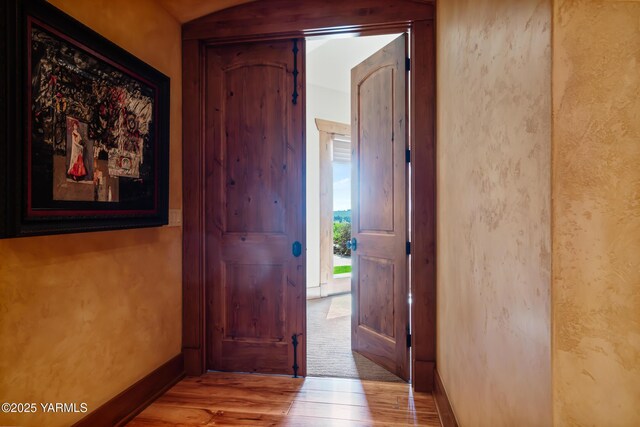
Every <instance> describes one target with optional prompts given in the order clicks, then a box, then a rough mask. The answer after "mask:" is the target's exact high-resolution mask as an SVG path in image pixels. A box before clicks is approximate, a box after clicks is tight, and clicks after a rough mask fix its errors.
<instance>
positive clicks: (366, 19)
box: [183, 0, 436, 390]
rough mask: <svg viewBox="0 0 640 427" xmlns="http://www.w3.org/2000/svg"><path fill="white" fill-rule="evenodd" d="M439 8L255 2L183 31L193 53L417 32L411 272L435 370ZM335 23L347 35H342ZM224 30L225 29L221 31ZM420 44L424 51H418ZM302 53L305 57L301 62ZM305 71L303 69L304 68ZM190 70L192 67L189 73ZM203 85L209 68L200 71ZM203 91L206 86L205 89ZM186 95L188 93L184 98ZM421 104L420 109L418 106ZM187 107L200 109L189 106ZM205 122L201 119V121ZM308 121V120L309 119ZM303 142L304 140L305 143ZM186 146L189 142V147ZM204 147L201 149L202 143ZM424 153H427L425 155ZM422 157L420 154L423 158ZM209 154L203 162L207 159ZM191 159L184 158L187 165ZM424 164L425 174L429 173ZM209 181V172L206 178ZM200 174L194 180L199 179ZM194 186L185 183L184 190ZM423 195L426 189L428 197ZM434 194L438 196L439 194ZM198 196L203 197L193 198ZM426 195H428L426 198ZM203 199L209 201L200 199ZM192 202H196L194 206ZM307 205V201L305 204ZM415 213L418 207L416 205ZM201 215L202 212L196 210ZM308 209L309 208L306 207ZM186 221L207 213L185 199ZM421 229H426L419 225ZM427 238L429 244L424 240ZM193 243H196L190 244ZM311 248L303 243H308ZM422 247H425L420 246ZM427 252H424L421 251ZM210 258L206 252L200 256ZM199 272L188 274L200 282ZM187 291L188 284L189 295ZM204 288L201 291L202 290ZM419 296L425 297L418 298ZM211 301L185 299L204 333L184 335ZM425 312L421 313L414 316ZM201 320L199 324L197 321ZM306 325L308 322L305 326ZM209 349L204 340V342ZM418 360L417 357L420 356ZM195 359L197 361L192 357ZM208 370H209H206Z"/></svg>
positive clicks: (379, 0)
mask: <svg viewBox="0 0 640 427" xmlns="http://www.w3.org/2000/svg"><path fill="white" fill-rule="evenodd" d="M433 18H434V8H433V2H430V1H418V0H416V1H413V0H402V1H396V2H387V1H383V0H374V1H366V2H365V1H361V0H358V1H356V2H348V3H345V2H340V1H335V0H332V1H320V0H312V1H305V2H304V3H302V2H298V1H293V0H288V1H285V0H278V1H269V2H256V4H253V5H247V6H239V7H237V8H233V9H228V10H226V11H221V12H218V13H215V14H212V15H208V16H206V17H204V18H201V19H198V20H194V21H192V22H191V23H189V24H186V25H185V27H184V32H183V37H184V39H186V41H185V46H187V44H188V42H189V39H193V40H194V42H195V40H197V42H199V43H203V44H208V45H212V44H218V45H224V44H227V43H240V42H244V43H247V42H249V41H255V40H276V39H283V38H289V37H296V36H303V35H305V34H331V33H335V34H337V33H349V34H351V35H363V34H367V35H372V34H388V33H398V32H403V31H407V30H409V29H410V30H411V37H412V38H411V42H412V43H411V45H412V50H411V57H412V61H413V70H412V71H411V81H412V83H411V86H410V90H411V95H412V96H411V98H412V99H413V101H412V108H411V109H410V122H412V123H413V125H412V127H411V148H412V150H414V152H415V153H417V154H418V160H417V161H415V162H414V163H415V165H416V166H417V167H418V168H416V170H418V169H420V173H419V174H418V176H416V175H415V174H414V175H413V177H412V182H411V184H412V187H413V188H414V189H416V188H418V189H420V191H415V190H413V193H412V197H414V200H415V201H416V202H417V206H418V208H417V212H414V215H413V216H412V217H411V221H412V227H411V228H412V233H411V234H412V235H411V240H412V241H413V242H414V245H418V246H417V247H416V249H417V252H416V253H417V254H420V253H422V254H423V255H419V257H412V261H411V263H412V269H414V271H415V272H416V273H417V274H413V276H412V278H411V282H412V285H411V286H412V289H413V290H414V295H413V301H414V305H413V307H414V313H413V315H414V316H416V317H414V318H416V319H417V322H416V324H415V325H416V327H415V328H414V334H413V337H414V343H417V344H418V348H419V350H418V352H419V353H420V354H419V355H418V356H417V357H418V359H416V360H422V361H427V362H428V361H431V363H434V362H435V310H436V305H435V280H434V279H435V275H434V272H435V234H434V233H432V231H430V230H433V229H432V228H431V225H432V224H434V221H435V209H433V210H429V209H431V208H434V205H433V204H430V203H429V201H431V202H433V203H435V167H434V165H435V157H434V156H435V151H434V149H435V145H434V120H435V93H434V88H435V69H434V58H433V54H434V51H435V45H434V43H435V40H434V38H433V23H432V20H433ZM336 23H339V24H340V28H336V27H335V25H336ZM218 24H219V25H218ZM417 44H418V45H417ZM302 54H303V52H301V55H302ZM197 55H198V52H197V51H196V50H194V49H185V50H183V62H184V63H197V62H198V61H200V58H196V56H197ZM301 62H302V64H301V65H302V66H304V61H301ZM187 66H189V67H191V66H193V64H191V65H187ZM301 76H302V82H301V84H302V89H301V90H300V95H301V100H300V101H299V102H300V103H301V104H304V100H303V98H304V96H305V94H304V90H303V89H304V73H302V75H301ZM201 79H202V68H201ZM199 83H200V84H201V85H203V84H204V83H203V82H202V81H200V82H199ZM185 92H186V91H185ZM192 95H193V96H186V95H185V97H184V104H185V127H187V125H186V123H192V124H195V125H196V126H197V125H198V123H199V122H198V120H196V118H191V119H190V118H189V117H187V115H189V114H192V113H194V112H195V113H196V114H197V113H201V111H199V110H197V109H194V108H193V105H195V104H198V103H200V102H201V100H200V97H199V96H198V94H197V93H193V94H192ZM416 99H419V100H420V101H419V102H416ZM188 104H193V105H191V106H188ZM197 119H199V118H197ZM303 120H304V118H303ZM199 126H200V129H199V130H196V129H191V130H190V131H189V132H193V133H194V134H198V132H200V133H201V132H203V130H204V124H203V123H200V124H199ZM302 139H303V140H304V136H303V138H302ZM186 143H187V142H185V144H186ZM201 143H202V141H201ZM423 145H424V147H423ZM416 150H417V151H416ZM203 152H204V151H203V150H201V151H200V154H203ZM186 157H188V156H187V154H186V153H185V158H186ZM197 161H198V158H190V159H185V181H187V178H186V175H187V172H186V171H187V170H188V169H189V166H188V164H190V163H191V162H197ZM422 162H426V163H425V167H424V168H422V164H421V163H422ZM200 173H201V174H204V173H205V171H204V169H203V170H201V171H200ZM194 174H195V172H194ZM299 180H300V182H304V170H303V174H302V175H300V176H299ZM187 186H189V184H188V183H187V182H185V188H187ZM423 189H426V190H425V191H423ZM432 190H433V193H432ZM193 191H194V193H197V191H198V190H197V189H194V190H193ZM425 193H426V194H425ZM200 197H203V195H202V194H200ZM190 200H191V199H190ZM300 202H302V201H300ZM414 206H415V205H414ZM192 209H195V210H192ZM301 209H302V210H303V209H304V206H302V207H301ZM184 211H185V214H186V213H187V212H195V213H194V215H195V216H198V215H199V216H200V218H201V219H200V221H201V222H203V217H204V211H203V210H202V209H199V207H198V205H197V203H190V202H188V201H187V198H185V203H184ZM417 221H419V222H420V223H419V224H416V222H417ZM423 232H424V233H426V234H425V236H424V238H423V236H422V233H423ZM300 233H301V235H304V227H302V228H301V231H300ZM187 238H194V237H193V236H192V237H188V236H185V239H187ZM302 241H304V240H302ZM421 245H422V246H421ZM421 248H422V249H421ZM200 250H201V253H204V248H202V247H201V248H200ZM192 264H193V263H185V268H194V269H195V268H197V265H192ZM194 274H196V272H195V271H192V272H190V273H188V274H187V273H185V277H187V275H189V276H190V277H193V275H194ZM186 286H187V285H186V284H185V287H186ZM198 286H199V287H200V289H199V290H198V289H197V287H198ZM416 290H417V291H418V295H417V294H416V293H415V292H416ZM203 294H204V280H202V281H201V282H200V283H198V284H194V288H193V289H192V290H191V291H190V292H186V291H185V294H184V295H185V301H184V308H185V310H192V311H193V312H192V313H190V314H189V315H187V314H185V319H186V318H187V317H189V318H190V319H192V320H193V321H199V322H200V324H199V325H198V326H190V325H185V330H190V329H191V328H193V330H194V331H202V330H204V329H205V325H204V319H203V317H198V310H200V308H199V307H200V306H199V305H198V303H197V301H198V298H201V295H203ZM415 307H419V310H415ZM198 319H199V320H198ZM303 322H304V319H303ZM202 341H204V339H202ZM304 346H305V343H304V341H303V342H302V346H301V349H300V350H301V354H304V351H305V349H304ZM184 352H185V357H186V359H187V366H190V362H189V360H192V359H193V360H194V362H193V363H194V364H195V365H196V366H197V365H198V363H199V361H200V360H201V359H204V356H203V348H202V347H200V348H198V347H193V348H185V349H184ZM413 353H414V354H415V353H416V352H413ZM189 355H192V356H189ZM201 365H204V364H201ZM413 381H414V384H415V385H416V386H418V387H423V388H424V389H429V390H430V389H431V387H432V376H429V378H423V377H414V378H413Z"/></svg>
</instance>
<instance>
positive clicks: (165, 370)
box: [73, 354, 184, 427]
mask: <svg viewBox="0 0 640 427" xmlns="http://www.w3.org/2000/svg"><path fill="white" fill-rule="evenodd" d="M183 377H184V360H183V357H182V354H179V355H178V356H176V357H174V358H173V359H171V360H169V361H168V362H167V363H165V364H164V365H162V366H160V367H159V368H158V369H156V370H155V371H153V372H151V373H150V374H149V375H147V376H146V377H144V378H142V379H141V380H140V381H138V382H137V383H135V384H134V385H132V386H131V387H129V388H128V389H126V390H125V391H123V392H122V393H120V394H119V395H117V396H116V397H114V398H113V399H111V400H109V401H108V402H107V403H105V404H104V405H102V406H101V407H99V408H98V409H96V410H95V411H93V412H91V413H89V415H87V416H86V417H84V418H83V419H81V420H80V421H78V422H77V423H75V424H74V425H73V427H102V426H104V427H112V426H121V425H125V424H126V423H127V421H129V420H131V419H132V418H133V417H135V416H136V415H137V414H139V413H140V412H141V411H142V410H143V409H144V408H146V407H147V406H148V405H150V404H151V402H153V401H154V400H155V399H157V398H158V397H159V396H160V395H162V393H164V392H165V391H167V390H168V389H169V388H170V387H171V386H173V385H174V384H175V383H177V382H178V381H180V380H181V379H182V378H183Z"/></svg>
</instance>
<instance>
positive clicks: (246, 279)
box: [204, 40, 305, 374]
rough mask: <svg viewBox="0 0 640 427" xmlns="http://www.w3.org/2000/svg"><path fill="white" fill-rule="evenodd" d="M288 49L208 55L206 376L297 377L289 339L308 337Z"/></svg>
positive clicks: (262, 47)
mask: <svg viewBox="0 0 640 427" xmlns="http://www.w3.org/2000/svg"><path fill="white" fill-rule="evenodd" d="M292 48H293V43H292V42H291V41H290V40H287V41H275V42H261V43H251V44H244V45H234V46H218V47H210V48H208V49H207V51H206V61H207V72H206V87H207V93H206V101H205V113H204V114H205V159H206V160H205V170H206V179H205V189H206V190H205V194H206V197H205V231H206V253H207V257H206V259H207V262H206V277H207V280H206V282H207V286H208V288H207V290H206V292H207V295H208V299H207V309H206V318H207V327H208V330H207V348H208V350H207V351H208V354H207V366H208V368H209V369H214V370H222V371H236V372H238V371H239V372H263V373H279V374H291V373H292V372H293V370H292V366H293V346H292V344H291V337H292V335H294V334H301V333H303V332H304V325H303V319H304V313H305V311H304V310H305V304H304V289H303V288H304V259H305V256H304V251H303V254H302V255H301V256H300V257H297V258H296V257H294V256H293V254H292V244H293V243H294V242H295V241H299V242H304V238H303V235H302V234H301V231H300V230H301V228H302V226H303V224H304V218H303V212H302V209H301V201H302V200H304V197H303V194H302V182H301V181H302V180H301V175H302V168H303V156H304V146H303V141H302V138H301V135H302V105H300V104H299V103H298V104H297V105H294V104H293V103H292V92H293V87H294V79H293V76H292V71H293V62H294V60H293V52H292ZM298 56H300V54H298ZM299 62H302V61H299ZM302 340H303V339H302ZM302 354H303V353H302V352H301V350H300V349H298V356H299V359H298V360H299V362H298V364H299V365H303V363H300V361H301V359H302ZM303 372H304V371H303V370H301V373H303Z"/></svg>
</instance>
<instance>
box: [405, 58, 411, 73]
mask: <svg viewBox="0 0 640 427" xmlns="http://www.w3.org/2000/svg"><path fill="white" fill-rule="evenodd" d="M404 66H405V68H406V70H407V71H411V58H406V59H405V60H404Z"/></svg>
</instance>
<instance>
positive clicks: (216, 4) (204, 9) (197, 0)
mask: <svg viewBox="0 0 640 427" xmlns="http://www.w3.org/2000/svg"><path fill="white" fill-rule="evenodd" d="M156 1H157V2H158V3H160V4H161V5H162V7H164V8H165V9H166V10H167V11H168V12H169V13H170V14H172V15H173V16H174V17H175V18H176V19H177V20H178V22H180V23H181V24H184V23H185V22H189V21H191V20H193V19H196V18H200V17H201V16H205V15H208V14H210V13H213V12H217V11H218V10H222V9H226V8H228V7H232V6H236V5H238V4H242V3H249V2H250V1H253V0H156Z"/></svg>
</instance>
